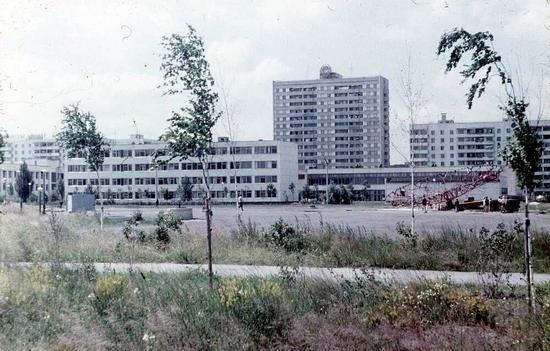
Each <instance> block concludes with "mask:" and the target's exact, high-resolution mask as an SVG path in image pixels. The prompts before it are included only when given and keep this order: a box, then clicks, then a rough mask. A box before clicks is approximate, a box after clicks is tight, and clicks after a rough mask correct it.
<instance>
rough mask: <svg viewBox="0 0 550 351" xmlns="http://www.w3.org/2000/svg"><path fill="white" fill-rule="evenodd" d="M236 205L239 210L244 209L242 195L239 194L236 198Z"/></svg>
mask: <svg viewBox="0 0 550 351" xmlns="http://www.w3.org/2000/svg"><path fill="white" fill-rule="evenodd" d="M237 207H238V208H239V210H241V211H244V207H243V197H242V195H240V194H239V198H238V200H237Z"/></svg>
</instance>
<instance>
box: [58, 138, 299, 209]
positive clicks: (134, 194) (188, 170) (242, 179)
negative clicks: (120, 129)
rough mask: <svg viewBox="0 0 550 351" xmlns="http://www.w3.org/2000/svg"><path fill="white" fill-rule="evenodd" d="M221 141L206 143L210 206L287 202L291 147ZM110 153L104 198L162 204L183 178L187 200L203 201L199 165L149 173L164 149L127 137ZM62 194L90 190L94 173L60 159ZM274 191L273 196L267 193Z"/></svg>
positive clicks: (192, 162)
mask: <svg viewBox="0 0 550 351" xmlns="http://www.w3.org/2000/svg"><path fill="white" fill-rule="evenodd" d="M223 140H224V141H219V142H215V143H213V144H212V148H211V152H210V156H209V160H208V161H209V162H208V163H209V167H208V175H207V176H208V179H209V184H210V190H211V197H212V199H213V201H215V202H235V198H236V196H237V195H236V194H241V195H242V197H243V199H244V200H245V202H283V201H287V200H289V199H291V195H290V194H289V191H288V187H289V185H290V183H294V184H296V183H297V182H298V162H297V147H296V145H295V144H292V143H287V142H282V141H235V142H232V141H228V140H226V139H223ZM110 144H111V152H110V154H109V155H108V157H106V158H105V164H104V166H103V169H102V170H100V172H99V178H100V184H101V191H102V195H103V197H104V198H112V199H114V200H118V201H120V202H132V201H151V200H153V201H154V199H155V194H156V192H157V191H158V193H159V199H160V200H161V202H162V201H164V194H166V195H167V197H168V198H173V197H174V196H175V192H176V189H177V188H178V186H179V185H180V184H182V182H184V179H185V178H187V179H188V180H189V181H190V182H191V183H192V184H193V200H194V201H199V200H201V199H202V198H203V196H204V192H205V190H206V189H205V186H204V184H203V172H202V164H201V163H200V162H199V161H198V160H196V159H188V160H179V159H174V160H171V161H169V162H168V163H167V164H165V165H162V166H160V167H158V169H157V168H155V167H154V166H153V162H152V161H153V159H152V155H153V153H154V152H155V150H158V149H162V148H163V147H164V144H163V143H162V142H159V141H156V140H150V139H145V138H143V136H141V135H133V136H131V138H130V139H125V140H122V139H117V140H111V141H110ZM64 168H65V169H64V172H65V187H66V189H67V190H66V192H67V194H70V193H74V192H83V191H85V189H86V188H87V187H88V186H90V185H91V186H92V187H93V188H94V189H95V188H96V186H97V184H98V181H97V177H96V174H95V172H90V171H89V169H88V167H87V166H86V164H85V161H84V159H82V158H70V159H66V160H65V165H64ZM272 188H274V189H275V191H271V189H272Z"/></svg>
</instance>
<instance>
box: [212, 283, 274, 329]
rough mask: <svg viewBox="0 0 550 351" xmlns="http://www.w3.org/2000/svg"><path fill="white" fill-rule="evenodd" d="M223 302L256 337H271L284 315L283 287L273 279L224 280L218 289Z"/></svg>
mask: <svg viewBox="0 0 550 351" xmlns="http://www.w3.org/2000/svg"><path fill="white" fill-rule="evenodd" d="M218 295H219V298H220V302H221V304H222V305H223V306H224V307H225V308H226V309H227V310H228V311H229V312H230V313H231V314H232V315H233V316H234V317H235V318H237V319H238V320H239V322H240V323H242V324H243V326H244V327H246V328H247V329H248V330H250V331H251V334H252V336H254V337H260V336H264V337H268V338H269V337H272V336H273V335H274V334H275V333H276V331H277V322H278V321H279V320H280V318H281V316H282V289H281V287H280V285H279V284H278V283H276V282H275V281H272V280H262V281H261V282H259V283H258V282H250V281H244V280H242V279H239V278H231V279H226V280H224V281H223V282H222V283H221V284H220V287H219V289H218Z"/></svg>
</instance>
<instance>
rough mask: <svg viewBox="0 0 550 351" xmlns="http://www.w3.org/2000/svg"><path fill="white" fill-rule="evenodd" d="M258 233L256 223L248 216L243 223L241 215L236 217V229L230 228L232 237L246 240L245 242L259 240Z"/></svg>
mask: <svg viewBox="0 0 550 351" xmlns="http://www.w3.org/2000/svg"><path fill="white" fill-rule="evenodd" d="M260 234H261V232H260V229H259V228H258V225H257V224H256V223H253V222H252V221H251V220H250V218H248V222H246V223H245V222H243V220H242V218H241V216H238V217H237V229H232V230H231V236H232V237H233V239H236V240H239V241H246V242H247V243H252V242H257V241H259V240H260Z"/></svg>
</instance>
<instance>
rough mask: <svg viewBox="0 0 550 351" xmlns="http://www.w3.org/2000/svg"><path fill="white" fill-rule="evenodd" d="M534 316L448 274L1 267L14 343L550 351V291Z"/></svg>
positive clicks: (1, 340) (6, 325)
mask: <svg viewBox="0 0 550 351" xmlns="http://www.w3.org/2000/svg"><path fill="white" fill-rule="evenodd" d="M537 296H538V301H539V303H538V305H537V306H538V311H539V314H538V315H537V316H536V317H529V315H528V314H527V307H526V303H525V296H524V292H523V291H522V290H507V291H505V292H504V293H503V294H502V295H500V296H498V297H492V298H489V297H487V296H485V295H484V294H483V293H482V292H481V291H480V290H478V289H476V288H472V287H464V286H456V285H452V284H450V283H449V282H446V281H422V282H418V283H416V284H412V285H409V286H397V285H384V284H381V283H377V282H375V281H374V280H370V279H369V278H368V277H367V278H364V279H363V278H361V279H359V278H358V279H354V280H349V281H344V282H342V283H335V282H332V281H331V282H329V281H322V280H317V281H313V280H305V279H302V277H300V276H298V275H295V274H293V273H292V271H287V272H285V273H281V275H280V276H278V277H276V278H273V279H269V280H266V279H239V278H231V279H220V278H217V279H216V280H215V287H214V289H213V290H210V289H208V285H207V278H206V276H205V275H203V274H202V273H198V272H197V273H185V274H170V275H163V274H142V273H140V272H134V273H131V274H128V275H122V274H117V273H111V274H103V275H100V274H98V273H97V272H95V271H94V270H93V269H87V268H84V269H81V270H78V271H66V270H60V269H59V270H58V269H55V267H54V268H53V269H52V270H49V269H44V268H39V267H31V268H28V269H6V268H4V269H0V345H3V346H2V347H3V348H4V347H6V346H7V345H9V349H10V350H30V349H33V350H42V349H43V350H58V351H61V350H63V351H67V350H174V349H177V350H261V349H276V350H451V349H452V350H480V349H481V350H534V349H540V350H546V349H548V346H549V344H548V343H549V342H550V328H549V325H550V286H548V285H546V286H539V287H537Z"/></svg>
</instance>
